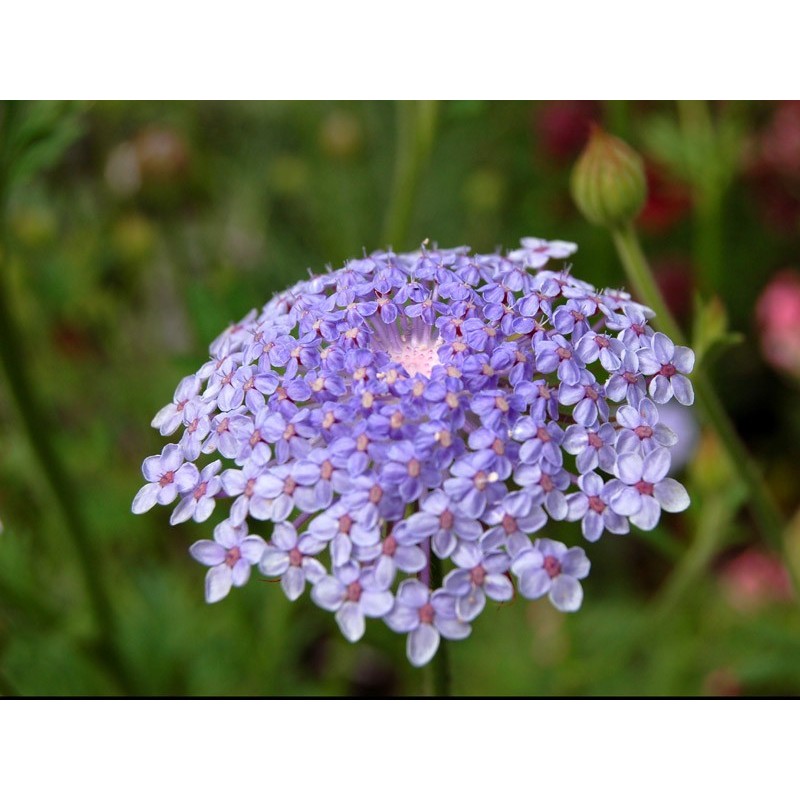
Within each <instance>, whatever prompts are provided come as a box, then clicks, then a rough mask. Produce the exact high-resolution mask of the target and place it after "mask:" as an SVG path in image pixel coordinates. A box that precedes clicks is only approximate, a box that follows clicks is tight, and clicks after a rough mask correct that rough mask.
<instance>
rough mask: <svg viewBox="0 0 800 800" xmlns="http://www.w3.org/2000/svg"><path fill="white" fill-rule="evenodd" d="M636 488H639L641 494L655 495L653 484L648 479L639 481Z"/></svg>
mask: <svg viewBox="0 0 800 800" xmlns="http://www.w3.org/2000/svg"><path fill="white" fill-rule="evenodd" d="M635 486H636V488H637V489H638V491H639V493H640V494H646V495H649V496H650V497H652V496H653V484H652V483H648V482H647V481H639V482H638V483H637V484H635Z"/></svg>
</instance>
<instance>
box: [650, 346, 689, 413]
mask: <svg viewBox="0 0 800 800" xmlns="http://www.w3.org/2000/svg"><path fill="white" fill-rule="evenodd" d="M638 356H639V368H640V369H641V370H642V372H643V373H644V374H645V375H653V376H654V377H653V378H652V380H651V381H650V387H649V392H650V396H651V397H652V398H653V400H655V401H656V403H667V402H669V400H671V399H672V397H673V396H674V397H675V399H676V400H677V401H678V402H679V403H681V405H684V406H690V405H691V404H692V403H693V402H694V389H693V388H692V382H691V381H690V380H689V379H688V378H687V377H686V374H687V373H689V372H691V371H692V369H693V368H694V353H693V352H692V351H691V350H690V349H689V348H688V347H676V346H675V345H674V344H673V343H672V342H671V341H670V340H669V339H668V338H667V337H666V336H665V335H664V334H663V333H656V334H655V335H654V336H653V343H652V346H651V347H643V348H642V349H641V350H639V351H638Z"/></svg>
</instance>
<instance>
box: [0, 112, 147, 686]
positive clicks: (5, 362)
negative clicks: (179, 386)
mask: <svg viewBox="0 0 800 800" xmlns="http://www.w3.org/2000/svg"><path fill="white" fill-rule="evenodd" d="M4 123H5V129H4V130H3V134H7V129H8V124H9V112H8V110H7V111H6V115H5V120H4ZM5 138H6V137H5V135H4V136H2V137H0V139H2V140H3V141H2V142H0V153H2V155H3V156H5V149H6V142H5ZM3 166H5V160H4V158H0V363H2V369H3V372H5V376H6V380H7V384H8V388H9V391H10V394H11V397H12V398H13V400H14V403H15V405H16V407H17V411H18V413H19V417H20V420H21V422H22V425H23V427H24V429H25V432H26V434H27V437H28V441H29V443H30V446H31V449H32V451H33V454H34V456H35V458H36V460H37V461H38V464H39V471H40V474H41V476H42V478H43V479H44V482H45V483H46V485H47V486H48V488H49V489H50V492H51V495H52V498H53V500H54V501H55V506H56V508H57V509H58V512H59V513H60V515H61V517H62V520H63V523H64V530H65V532H66V534H67V536H68V537H69V538H70V539H72V544H73V546H74V549H75V552H76V554H77V557H78V564H79V566H80V570H81V574H82V577H83V582H84V584H85V587H86V593H87V595H88V598H89V603H90V605H91V609H92V613H93V615H94V618H95V622H96V625H97V628H98V632H99V639H98V641H97V644H96V647H94V648H93V650H94V652H95V653H96V655H97V657H98V658H99V660H100V661H101V662H102V663H103V664H104V665H105V666H106V668H107V670H108V672H109V673H110V674H111V676H112V677H113V678H115V680H116V682H117V684H118V686H119V688H120V689H121V690H122V691H124V692H125V693H131V692H132V686H133V683H132V681H131V679H130V677H129V674H128V671H127V669H126V666H125V661H124V659H123V657H122V654H121V651H120V649H119V647H118V644H117V638H116V635H115V628H116V626H115V620H114V615H113V612H112V606H111V602H110V598H109V595H108V591H107V589H106V587H105V584H104V582H103V579H102V574H103V573H102V562H101V560H100V559H99V558H98V557H97V554H96V553H95V550H94V545H93V542H92V539H91V537H90V535H89V533H88V530H87V527H86V524H85V520H84V519H83V515H82V512H81V508H80V505H79V504H78V500H77V498H78V494H77V492H76V491H75V487H74V486H73V485H72V481H71V480H70V476H69V474H68V472H67V470H66V468H65V467H64V464H63V462H62V460H61V457H60V455H59V453H58V451H57V449H56V447H55V446H54V444H53V433H52V431H53V430H54V428H55V424H54V423H53V422H52V421H51V420H50V419H49V418H48V415H47V414H46V413H45V411H44V409H43V407H42V405H41V403H40V400H39V394H37V393H36V392H35V391H34V389H33V385H34V384H33V381H32V380H31V377H30V374H29V372H28V367H27V365H28V357H27V355H26V352H25V345H24V342H25V339H24V335H23V332H22V326H21V325H20V324H19V322H18V321H17V319H16V317H15V309H14V308H13V307H12V305H11V303H10V302H9V290H8V285H7V281H6V278H7V274H8V271H9V264H10V261H11V259H10V245H9V236H8V229H7V213H6V211H7V204H8V191H7V190H8V184H7V182H6V180H5V177H6V176H5V173H4V170H3V169H2V167H3Z"/></svg>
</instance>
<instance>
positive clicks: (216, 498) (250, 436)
mask: <svg viewBox="0 0 800 800" xmlns="http://www.w3.org/2000/svg"><path fill="white" fill-rule="evenodd" d="M521 244H522V246H521V247H520V248H519V249H517V250H514V251H512V252H509V253H507V254H506V255H501V254H490V255H476V254H472V253H470V251H469V249H468V248H457V249H453V250H440V249H427V248H425V247H423V248H422V249H421V250H420V251H419V252H416V253H405V254H396V253H392V252H377V253H374V254H372V255H370V256H365V257H364V258H360V259H355V260H352V261H349V262H347V263H346V264H345V266H344V267H343V268H342V269H340V270H336V271H328V272H325V273H323V274H321V275H313V276H311V277H310V278H309V279H308V280H305V281H301V282H300V283H298V284H297V285H295V286H293V287H292V288H291V289H289V290H287V291H286V292H283V293H282V294H280V295H278V296H276V297H274V298H273V299H272V300H271V301H270V302H269V303H267V305H266V306H265V307H264V308H263V310H262V311H261V313H260V314H259V313H257V312H255V311H252V312H251V313H250V314H248V316H246V317H245V318H244V319H243V320H242V321H241V322H239V323H237V324H235V325H232V326H231V327H229V328H228V329H227V330H226V331H224V332H223V333H222V334H221V335H220V336H219V337H218V338H217V339H216V340H215V341H214V342H212V344H211V347H210V357H209V360H208V361H207V362H206V363H205V364H203V365H202V366H201V367H200V369H199V370H198V371H197V373H195V374H194V375H191V376H189V377H187V378H184V379H183V380H182V381H181V382H180V384H179V385H178V388H177V389H176V391H175V395H174V398H173V402H172V403H170V404H169V405H167V406H165V407H164V408H163V409H162V410H161V411H159V412H158V414H157V415H156V417H155V419H154V420H153V425H154V427H157V428H158V429H159V430H160V431H161V433H162V434H165V435H172V434H177V433H178V432H180V439H179V441H178V442H177V443H173V444H168V445H166V447H165V448H164V450H163V451H162V453H161V454H160V455H155V456H151V457H149V458H147V459H145V462H144V465H143V472H144V476H145V479H146V481H147V483H146V484H145V486H144V487H143V488H142V489H141V490H140V491H139V493H138V494H137V495H136V498H135V499H134V501H133V511H134V512H135V513H142V512H145V511H147V510H148V509H150V508H152V507H153V506H154V505H155V504H157V503H158V504H161V505H169V504H172V503H175V507H174V510H173V512H172V517H171V522H172V524H178V523H181V522H185V521H188V520H189V519H194V520H195V521H196V522H204V521H206V520H207V519H208V518H209V517H210V516H211V515H212V514H213V513H214V512H215V510H216V511H219V510H220V509H224V513H225V514H227V518H225V519H223V520H222V521H220V522H219V524H218V525H217V526H216V529H215V531H214V540H213V541H211V540H205V541H203V542H198V543H195V544H194V545H193V546H192V547H191V549H190V552H191V553H192V555H193V556H194V557H195V558H196V559H197V560H198V561H200V562H201V563H202V564H204V565H206V566H208V567H210V568H211V569H210V571H209V573H208V577H207V580H206V599H207V601H208V602H215V601H217V600H220V599H222V598H223V597H224V596H225V595H227V594H228V592H229V591H230V589H231V587H232V586H241V585H242V584H244V583H245V582H246V581H247V579H248V577H249V575H250V572H251V566H257V568H258V569H259V570H260V571H261V572H262V573H263V574H264V575H267V576H271V577H274V578H279V579H280V584H281V586H282V588H283V591H284V593H285V594H286V596H287V597H288V598H289V599H290V600H295V599H297V598H298V597H299V596H300V595H301V594H302V593H303V592H304V591H306V589H307V587H308V589H309V591H310V593H311V598H312V600H313V601H314V603H316V605H318V606H319V607H321V608H323V609H326V610H328V611H331V612H333V613H334V614H335V617H336V621H337V623H338V625H339V627H340V628H341V631H342V633H343V634H344V636H345V637H346V638H347V639H349V640H350V641H356V640H358V639H360V638H361V636H363V634H364V632H365V628H366V620H368V619H382V620H383V621H384V622H385V624H386V625H388V626H389V627H390V628H391V629H392V630H394V631H396V632H398V633H401V634H405V635H407V654H408V658H409V660H410V661H411V663H412V664H415V665H418V666H419V665H422V664H424V663H426V662H427V661H429V660H430V659H431V658H432V657H433V655H434V654H435V652H436V650H437V648H438V646H439V642H440V637H445V638H449V639H462V638H465V637H466V636H469V634H470V632H471V625H472V624H473V623H474V622H475V621H476V620H477V619H478V617H479V616H480V614H481V612H482V611H483V610H484V609H485V607H486V606H487V604H488V603H490V602H494V603H505V602H508V601H509V600H511V599H512V598H513V597H514V596H515V594H517V595H520V596H522V597H525V598H529V599H536V598H539V597H544V596H547V597H548V598H549V601H550V602H551V603H552V604H553V605H554V606H555V607H556V608H558V609H559V610H561V611H576V610H577V609H578V608H579V607H580V605H581V602H582V599H583V589H582V587H581V580H583V579H584V578H586V577H587V575H588V574H589V560H588V558H587V557H586V554H585V552H584V550H583V549H582V548H581V547H578V546H574V545H573V546H569V547H568V546H567V545H566V544H564V543H562V542H559V541H556V540H555V539H554V538H553V534H554V533H555V532H556V531H557V529H558V527H559V526H558V525H557V524H556V523H558V522H560V521H571V522H577V521H580V525H581V529H582V532H583V536H584V537H585V538H586V539H587V540H588V541H589V542H596V541H597V540H598V539H600V538H601V536H602V535H603V533H604V532H605V531H608V532H610V533H613V534H624V533H627V532H628V531H629V529H630V526H631V525H633V526H636V527H639V528H642V529H646V530H649V529H651V528H653V527H654V526H655V525H656V524H657V523H658V521H659V517H660V514H661V512H662V511H671V512H676V511H682V510H683V509H685V508H686V507H687V506H688V504H689V497H688V495H687V493H686V490H685V489H684V488H683V486H681V485H680V484H679V483H677V482H676V481H675V480H673V479H672V478H669V477H667V473H668V471H669V467H670V448H671V447H672V446H673V445H674V444H675V442H676V437H675V435H674V434H673V433H672V431H670V430H669V429H668V428H667V427H666V426H665V425H664V424H663V423H661V422H659V414H658V404H662V403H666V402H668V401H669V400H670V399H671V398H673V397H675V398H676V399H677V400H678V401H679V402H680V403H683V404H690V403H691V402H692V400H693V394H692V386H691V383H690V381H689V379H688V378H686V374H687V373H689V372H691V370H692V367H693V362H694V356H693V354H692V352H691V350H689V349H688V348H685V347H678V346H675V345H674V344H673V343H672V342H671V341H670V340H669V339H668V338H667V337H666V336H664V335H663V334H661V333H654V331H653V329H652V328H651V327H650V322H649V321H650V319H651V317H652V316H653V313H652V312H651V311H650V310H649V309H647V308H645V307H643V306H641V305H639V304H638V303H634V302H632V300H631V298H630V296H629V295H627V294H626V293H624V292H620V291H613V292H612V291H598V290H597V289H595V288H594V287H593V286H591V285H590V284H588V283H585V282H584V281H580V280H578V279H577V278H575V277H573V276H572V274H571V272H570V269H569V268H568V266H567V265H566V264H565V262H564V261H563V259H566V258H567V257H569V256H571V255H572V254H573V253H574V252H575V250H576V249H577V248H576V246H575V245H573V244H569V243H566V242H560V241H555V242H547V241H543V240H540V239H523V240H522V243H521ZM551 262H555V263H554V264H553V265H552V266H551ZM546 267H547V268H546ZM219 516H220V518H221V517H222V515H221V514H219ZM537 534H541V536H540V537H539V538H537ZM262 537H263V538H262ZM434 560H436V561H438V562H440V563H433V562H434ZM432 566H435V567H438V568H437V569H431V567H432ZM440 574H441V575H443V578H442V579H441V581H438V580H437V581H436V585H434V583H433V580H432V576H436V575H440ZM371 624H374V623H371Z"/></svg>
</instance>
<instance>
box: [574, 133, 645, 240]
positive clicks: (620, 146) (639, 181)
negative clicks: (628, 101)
mask: <svg viewBox="0 0 800 800" xmlns="http://www.w3.org/2000/svg"><path fill="white" fill-rule="evenodd" d="M570 184H571V186H570V188H571V190H572V199H573V200H574V201H575V205H576V206H578V209H579V210H580V212H581V213H582V214H583V215H584V216H585V217H586V219H588V220H589V222H591V223H592V224H594V225H602V226H604V227H607V228H616V227H619V226H620V225H623V224H625V223H626V222H630V221H631V220H632V219H633V218H634V217H635V216H636V215H637V214H638V213H639V211H641V209H642V206H643V205H644V201H645V199H646V197H647V180H646V178H645V172H644V163H643V161H642V157H641V156H640V155H639V154H638V153H637V152H636V151H635V150H633V149H632V148H631V147H629V146H628V145H627V144H626V143H625V142H623V141H622V140H621V139H617V137H616V136H611V135H610V134H608V133H606V132H605V131H603V130H602V129H600V128H598V127H594V128H593V129H592V133H591V135H590V137H589V142H588V144H587V145H586V147H585V149H584V151H583V153H582V154H581V157H580V158H579V159H578V163H577V164H576V165H575V167H574V169H573V170H572V179H571V182H570Z"/></svg>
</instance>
